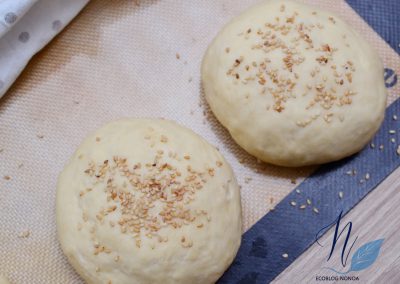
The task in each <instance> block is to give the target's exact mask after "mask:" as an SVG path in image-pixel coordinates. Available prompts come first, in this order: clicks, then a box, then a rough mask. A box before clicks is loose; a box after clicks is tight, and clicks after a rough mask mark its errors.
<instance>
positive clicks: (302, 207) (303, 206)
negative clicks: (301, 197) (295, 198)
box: [299, 204, 307, 209]
mask: <svg viewBox="0 0 400 284" xmlns="http://www.w3.org/2000/svg"><path fill="white" fill-rule="evenodd" d="M306 207H307V205H305V204H302V205H300V207H299V208H300V209H306Z"/></svg>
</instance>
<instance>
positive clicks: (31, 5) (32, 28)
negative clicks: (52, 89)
mask: <svg viewBox="0 0 400 284" xmlns="http://www.w3.org/2000/svg"><path fill="white" fill-rule="evenodd" d="M88 1H89V0H18V1H15V0H0V23H1V24H0V98H1V97H2V96H3V95H4V94H5V92H6V91H7V90H8V88H9V87H10V86H11V85H12V83H13V82H14V81H15V79H16V78H17V77H18V75H19V74H20V73H21V72H22V70H23V69H24V67H25V66H26V64H28V62H29V60H30V59H31V58H32V56H33V55H35V54H36V53H37V52H38V51H39V50H40V49H42V48H43V47H44V46H45V45H46V44H47V43H48V42H49V41H50V40H51V39H53V37H54V36H55V35H57V34H58V33H59V32H60V31H61V30H62V29H63V28H64V27H65V26H66V25H67V24H68V23H69V22H70V21H71V20H72V19H73V18H74V17H75V16H76V15H77V14H78V13H79V11H80V10H81V9H82V8H83V7H84V6H85V5H86V4H87V2H88Z"/></svg>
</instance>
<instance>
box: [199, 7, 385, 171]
mask: <svg viewBox="0 0 400 284" xmlns="http://www.w3.org/2000/svg"><path fill="white" fill-rule="evenodd" d="M202 81H203V86H204V91H205V96H206V99H207V101H208V103H209V105H210V107H211V109H212V111H213V112H214V114H215V116H216V117H217V118H218V120H219V121H220V122H221V123H222V124H223V125H224V126H225V127H226V128H227V129H228V130H229V132H230V134H231V135H232V137H233V138H234V140H235V141H236V142H237V143H238V144H239V145H240V146H242V147H243V148H244V149H245V150H246V151H248V152H249V153H250V154H252V155H254V156H256V157H257V158H259V159H261V160H263V161H265V162H269V163H272V164H277V165H283V166H303V165H309V164H319V163H325V162H329V161H334V160H338V159H341V158H343V157H346V156H349V155H351V154H353V153H355V152H357V151H359V150H360V149H361V148H362V147H363V146H364V145H365V144H366V143H367V142H368V141H369V140H370V139H371V138H372V136H373V135H374V133H375V132H376V131H377V130H378V128H379V126H380V124H381V122H382V120H383V117H384V111H385V105H386V89H385V85H384V80H383V66H382V63H381V61H380V59H379V57H378V55H377V53H376V52H375V51H374V50H373V49H372V48H371V46H370V45H369V44H368V43H367V42H366V41H365V40H364V39H363V38H362V37H361V36H360V35H359V34H358V33H356V32H355V31H354V30H353V29H352V28H351V27H350V26H349V25H347V24H346V23H345V22H343V21H342V20H341V19H340V18H338V17H337V16H336V15H334V14H332V13H330V12H326V11H321V10H319V9H317V8H314V7H311V6H307V5H303V4H300V3H296V2H291V1H275V0H272V1H266V2H263V3H261V4H259V5H257V6H254V7H252V8H251V9H249V10H248V11H246V12H244V13H243V14H241V15H240V16H238V17H237V18H235V19H233V20H232V21H231V22H230V23H229V24H228V25H227V26H225V28H223V30H222V31H221V32H220V33H219V34H218V36H217V37H216V38H215V39H214V41H213V42H212V43H211V45H210V47H209V48H208V50H207V52H206V54H205V57H204V60H203V64H202Z"/></svg>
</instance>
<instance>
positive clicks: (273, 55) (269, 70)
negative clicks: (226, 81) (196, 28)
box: [225, 5, 356, 127]
mask: <svg viewBox="0 0 400 284" xmlns="http://www.w3.org/2000/svg"><path fill="white" fill-rule="evenodd" d="M320 17H325V16H324V15H321V16H320V15H318V13H317V12H315V11H313V12H311V13H310V15H299V12H297V11H291V12H289V11H287V9H286V7H285V5H281V6H280V8H279V11H277V16H276V17H275V19H274V21H272V22H271V21H270V22H266V23H265V24H264V26H261V27H258V28H254V27H249V28H246V30H244V31H242V32H240V33H239V34H238V35H237V36H238V37H240V38H242V39H243V40H244V41H249V44H251V50H252V52H254V53H256V52H259V53H260V54H262V56H259V57H258V58H260V59H259V60H251V59H246V54H240V55H239V56H237V57H236V56H235V59H234V60H233V63H232V65H231V66H230V68H229V69H228V70H227V72H226V75H227V76H229V77H231V78H232V80H233V83H234V84H243V85H247V84H252V85H251V86H254V85H255V86H256V93H258V94H259V95H262V96H272V102H273V103H272V105H270V104H268V105H267V106H266V109H267V111H269V110H270V109H271V110H272V111H274V112H277V113H281V112H284V111H285V109H286V104H287V102H288V101H289V100H296V98H298V97H304V98H305V99H307V104H306V106H305V109H306V110H313V109H314V110H317V109H318V111H317V112H313V113H310V114H309V115H308V117H306V118H305V119H304V120H299V121H297V122H296V124H297V125H298V126H299V127H305V126H307V125H309V124H310V123H311V122H312V121H314V120H316V119H318V118H319V117H322V118H323V119H324V121H325V122H326V123H330V122H331V121H332V119H333V117H334V112H333V110H334V108H335V107H343V106H346V105H350V104H352V101H353V99H352V97H353V96H354V95H356V92H355V91H353V86H352V83H353V76H354V72H355V71H356V68H355V66H354V65H355V64H354V63H353V62H352V61H351V60H350V59H346V60H344V61H342V60H341V59H340V58H341V56H340V57H339V56H336V54H337V52H338V51H339V48H337V47H335V46H334V44H332V43H322V44H321V43H316V42H318V40H315V38H314V37H315V36H316V35H317V36H318V34H320V33H324V32H327V31H326V29H325V26H324V25H323V24H322V23H320V22H319V19H321V18H320ZM326 17H327V20H328V21H325V22H326V24H327V25H336V19H335V18H334V17H332V16H326ZM308 18H311V20H308ZM304 19H307V21H306V20H304ZM324 30H325V31H324ZM342 38H343V42H345V47H346V48H349V47H350V45H349V44H348V43H347V42H346V38H347V36H346V34H343V35H342ZM225 52H226V53H228V54H229V53H234V52H235V50H233V49H232V48H231V47H226V48H225ZM305 53H307V56H305ZM309 54H312V56H311V57H310V56H308V55H309ZM235 55H236V54H235ZM310 61H311V62H310ZM277 64H278V67H279V68H277ZM302 64H307V65H309V66H312V68H311V70H309V72H306V73H304V72H302V71H301V72H299V71H298V70H299V69H301V68H299V67H301V65H302ZM300 80H302V81H304V82H309V83H308V84H306V85H305V86H303V85H301V84H299V81H300ZM246 98H248V95H247V96H246ZM338 118H339V120H340V121H343V120H344V117H343V116H338Z"/></svg>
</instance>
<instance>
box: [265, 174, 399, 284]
mask: <svg viewBox="0 0 400 284" xmlns="http://www.w3.org/2000/svg"><path fill="white" fill-rule="evenodd" d="M344 198H346V196H344ZM399 216H400V168H398V169H397V170H396V171H394V172H393V173H392V174H391V175H390V176H389V177H388V178H387V179H386V180H385V181H384V182H383V183H381V184H380V185H379V186H378V187H377V188H376V189H375V190H374V191H372V192H371V193H370V194H369V195H368V196H367V197H366V198H364V199H363V200H362V201H361V202H360V203H359V204H358V205H357V206H356V207H355V208H353V209H352V210H351V211H350V212H349V213H348V214H347V215H346V216H345V217H344V218H343V219H342V221H341V227H342V228H343V227H344V226H345V225H346V224H347V222H349V221H351V222H352V223H353V230H352V233H351V235H352V236H351V238H350V242H349V243H350V244H351V243H352V242H353V241H354V239H355V238H356V236H358V239H357V241H356V243H355V244H354V247H353V249H352V251H351V253H350V256H349V259H348V262H347V266H346V268H343V267H342V266H341V264H340V253H341V248H342V247H343V243H344V238H340V241H339V242H338V244H337V249H336V250H335V252H334V254H333V256H332V258H331V259H330V260H329V262H327V258H328V255H329V251H330V249H331V244H332V240H333V234H334V228H331V229H330V230H329V231H328V232H327V233H326V234H325V235H324V236H323V237H322V238H321V239H320V243H321V244H322V245H324V246H323V247H321V246H319V245H318V244H317V243H315V244H314V245H313V246H311V247H310V248H309V249H308V250H307V251H306V252H305V253H303V254H302V255H301V256H300V257H299V258H298V259H296V260H295V261H294V262H293V263H292V264H291V265H290V266H289V267H288V268H287V269H286V270H285V271H283V272H282V273H281V274H280V275H279V276H278V277H277V278H276V279H275V280H274V281H273V282H272V283H275V284H281V283H385V284H397V283H400V231H399V228H400V218H399ZM332 221H333V220H332ZM381 238H384V239H385V240H384V242H383V245H382V248H381V251H380V254H379V256H378V259H377V260H376V262H375V263H374V264H373V265H371V266H370V267H369V268H367V269H365V270H362V271H358V272H351V273H349V274H348V276H357V277H358V278H359V281H345V282H344V281H317V280H316V276H317V275H318V276H334V275H338V274H335V273H334V272H331V271H329V270H328V269H324V268H323V267H326V266H328V267H332V268H335V269H336V270H338V271H347V270H348V269H349V267H350V263H351V257H352V254H353V253H354V252H355V251H356V250H357V249H358V248H359V247H360V246H362V245H363V244H365V243H367V242H370V241H373V240H377V239H381ZM287 253H288V254H289V255H290V252H287Z"/></svg>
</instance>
